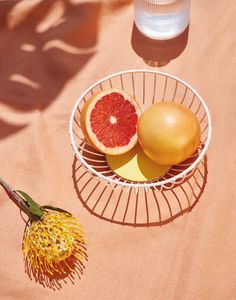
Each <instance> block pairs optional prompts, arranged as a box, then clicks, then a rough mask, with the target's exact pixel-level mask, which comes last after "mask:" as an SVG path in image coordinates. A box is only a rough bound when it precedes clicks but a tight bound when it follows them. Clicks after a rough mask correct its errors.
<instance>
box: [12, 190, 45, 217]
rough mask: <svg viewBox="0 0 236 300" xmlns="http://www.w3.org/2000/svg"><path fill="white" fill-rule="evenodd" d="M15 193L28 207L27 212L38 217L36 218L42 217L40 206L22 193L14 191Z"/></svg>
mask: <svg viewBox="0 0 236 300" xmlns="http://www.w3.org/2000/svg"><path fill="white" fill-rule="evenodd" d="M16 192H17V193H19V194H20V195H21V196H22V197H23V198H24V200H25V202H26V204H27V205H28V206H29V210H30V212H31V213H32V214H34V215H36V216H38V217H42V216H43V210H42V208H41V206H40V205H39V204H38V203H36V202H35V201H34V200H33V199H32V198H31V197H30V196H29V195H28V194H26V193H25V192H23V191H19V190H17V191H16Z"/></svg>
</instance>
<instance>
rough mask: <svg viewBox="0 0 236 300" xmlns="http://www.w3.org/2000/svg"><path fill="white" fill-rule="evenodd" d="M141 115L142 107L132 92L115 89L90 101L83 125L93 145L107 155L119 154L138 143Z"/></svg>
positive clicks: (100, 93) (86, 105)
mask: <svg viewBox="0 0 236 300" xmlns="http://www.w3.org/2000/svg"><path fill="white" fill-rule="evenodd" d="M140 115H141V109H140V106H139V104H138V102H137V101H136V100H135V99H134V98H133V97H132V96H131V95H129V94H128V93H127V92H125V91H123V90H120V89H116V88H112V89H108V90H103V91H101V92H99V93H97V94H95V95H93V96H92V97H91V98H90V99H89V100H88V101H86V103H85V105H84V106H83V109H82V112H81V119H80V125H81V129H82V131H83V133H84V136H85V138H86V139H87V141H88V143H89V144H90V145H91V146H92V147H93V148H95V149H96V150H98V151H99V152H101V153H104V154H110V155H119V154H122V153H125V152H127V151H129V150H130V149H132V148H133V147H134V146H135V145H136V143H137V141H138V136H137V123H138V118H139V116H140Z"/></svg>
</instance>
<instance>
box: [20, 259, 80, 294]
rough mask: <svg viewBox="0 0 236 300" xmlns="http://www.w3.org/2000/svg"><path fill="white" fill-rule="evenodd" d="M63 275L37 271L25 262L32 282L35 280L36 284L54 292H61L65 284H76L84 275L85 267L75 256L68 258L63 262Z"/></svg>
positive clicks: (26, 270)
mask: <svg viewBox="0 0 236 300" xmlns="http://www.w3.org/2000/svg"><path fill="white" fill-rule="evenodd" d="M61 264H63V265H64V266H63V269H64V272H63V273H58V272H54V273H53V274H49V273H47V272H45V271H43V270H40V269H39V268H38V269H35V268H33V267H32V265H31V264H30V263H29V261H27V260H25V272H26V274H27V275H28V276H29V278H30V279H31V280H33V279H34V280H35V282H36V283H39V284H41V285H42V286H43V287H45V288H46V287H47V288H50V289H52V290H54V291H55V290H61V289H62V288H63V284H67V283H68V282H70V283H72V284H74V283H75V280H76V279H77V278H79V279H81V276H82V275H83V273H84V269H85V265H84V264H82V263H81V262H78V261H77V260H76V259H75V258H74V257H73V256H71V257H69V258H67V260H66V261H63V262H62V263H61Z"/></svg>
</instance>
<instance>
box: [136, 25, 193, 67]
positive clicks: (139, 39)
mask: <svg viewBox="0 0 236 300" xmlns="http://www.w3.org/2000/svg"><path fill="white" fill-rule="evenodd" d="M188 33H189V27H187V29H186V30H185V31H184V32H183V33H182V34H180V35H179V36H177V37H175V38H172V39H169V40H163V41H161V40H153V39H150V38H148V37H145V36H144V35H143V34H142V33H140V31H139V30H138V29H137V27H136V25H135V24H134V25H133V30H132V36H131V45H132V48H133V50H134V52H135V53H136V54H137V55H138V56H140V57H141V58H142V59H143V61H144V62H145V63H146V64H147V65H149V66H152V67H162V66H165V65H167V64H168V63H169V62H170V61H171V60H173V59H176V58H177V57H178V56H180V55H181V53H183V51H184V49H185V48H186V46H187V43H188Z"/></svg>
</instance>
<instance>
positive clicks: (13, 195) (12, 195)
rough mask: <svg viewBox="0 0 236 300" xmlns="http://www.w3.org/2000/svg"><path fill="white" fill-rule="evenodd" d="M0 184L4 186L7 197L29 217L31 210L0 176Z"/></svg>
mask: <svg viewBox="0 0 236 300" xmlns="http://www.w3.org/2000/svg"><path fill="white" fill-rule="evenodd" d="M0 185H1V186H2V187H3V188H4V190H5V191H6V193H7V194H8V196H9V198H10V199H11V200H12V201H13V202H14V203H15V204H16V205H17V206H18V207H19V208H20V210H22V211H23V212H24V213H25V214H26V215H28V217H31V212H30V211H29V208H28V206H27V205H26V203H25V201H24V200H23V199H22V198H21V197H20V196H19V195H18V194H17V193H16V192H15V191H13V190H12V188H11V187H10V186H9V184H8V183H6V182H5V181H4V180H3V179H2V178H1V177H0Z"/></svg>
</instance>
